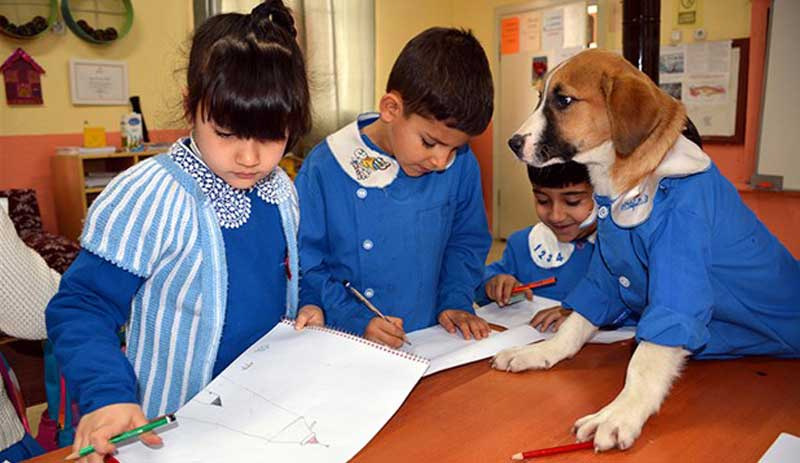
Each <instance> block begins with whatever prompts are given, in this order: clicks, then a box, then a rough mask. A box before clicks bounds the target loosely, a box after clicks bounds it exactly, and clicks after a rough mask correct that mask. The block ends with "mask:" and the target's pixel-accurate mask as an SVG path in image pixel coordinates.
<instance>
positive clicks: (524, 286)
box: [511, 277, 556, 294]
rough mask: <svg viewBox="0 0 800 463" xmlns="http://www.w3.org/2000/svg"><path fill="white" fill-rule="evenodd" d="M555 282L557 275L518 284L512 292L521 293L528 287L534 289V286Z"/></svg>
mask: <svg viewBox="0 0 800 463" xmlns="http://www.w3.org/2000/svg"><path fill="white" fill-rule="evenodd" d="M555 282H556V277H550V278H545V279H544V280H539V281H534V282H532V283H528V284H526V285H521V286H517V287H516V288H514V289H512V290H511V294H516V293H521V292H522V291H525V290H526V289H534V288H539V287H541V286H547V285H552V284H553V283H555Z"/></svg>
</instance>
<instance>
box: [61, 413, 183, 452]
mask: <svg viewBox="0 0 800 463" xmlns="http://www.w3.org/2000/svg"><path fill="white" fill-rule="evenodd" d="M174 421H175V415H165V416H164V417H162V418H159V419H157V420H154V421H151V422H149V423H147V424H146V425H144V426H139V427H138V428H135V429H131V430H130V431H125V432H123V433H122V434H117V435H116V436H114V437H112V438H111V440H110V441H109V442H111V443H112V444H116V443H117V442H122V441H124V440H126V439H130V438H131V437H136V436H138V435H141V434H144V433H146V432H147V431H152V430H153V429H156V428H160V427H161V426H164V425H166V424H169V423H172V422H174ZM92 452H94V447H93V446H91V445H90V446H88V447H84V448H82V449H80V451H79V452H78V453H75V452H73V453H71V454H69V456H67V458H66V460H75V459H77V458H83V457H85V456H86V455H89V454H90V453H92Z"/></svg>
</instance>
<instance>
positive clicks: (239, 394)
mask: <svg viewBox="0 0 800 463" xmlns="http://www.w3.org/2000/svg"><path fill="white" fill-rule="evenodd" d="M218 379H219V381H218V384H217V385H216V386H217V387H215V388H214V389H211V388H209V389H206V390H204V391H202V392H200V394H198V395H197V396H195V397H194V398H193V399H192V400H191V402H193V406H190V407H185V408H184V410H182V411H181V412H179V415H180V418H181V419H182V420H187V419H188V420H192V421H197V422H201V423H206V424H210V425H214V426H218V427H221V428H225V429H227V430H230V431H233V432H236V433H239V434H242V435H244V436H248V437H251V438H255V439H260V440H263V441H266V442H268V443H270V444H296V445H300V446H306V445H320V446H323V447H329V445H328V444H325V443H323V442H320V440H319V439H318V436H317V433H316V431H315V430H314V427H315V426H316V424H317V422H316V421H313V420H309V419H308V418H306V417H305V416H303V415H302V414H300V413H296V412H294V411H292V410H290V409H288V408H286V407H285V406H283V405H281V404H279V403H277V402H275V401H273V400H270V399H269V398H267V397H265V396H264V395H263V394H260V393H259V392H257V391H254V390H252V389H250V388H248V387H246V386H244V385H241V384H238V383H236V382H235V381H233V380H232V379H231V378H230V377H229V376H227V375H225V374H224V373H223V374H222V375H220V376H218Z"/></svg>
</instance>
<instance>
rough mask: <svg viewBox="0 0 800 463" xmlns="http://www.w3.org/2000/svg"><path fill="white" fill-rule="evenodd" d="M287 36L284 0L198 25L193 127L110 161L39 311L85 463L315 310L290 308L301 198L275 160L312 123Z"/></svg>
mask: <svg viewBox="0 0 800 463" xmlns="http://www.w3.org/2000/svg"><path fill="white" fill-rule="evenodd" d="M295 35H296V31H295V28H294V20H293V19H292V16H291V13H290V11H289V10H288V9H287V8H286V7H285V6H284V5H283V3H282V2H281V1H280V0H272V1H266V2H264V3H262V4H260V5H258V6H257V7H256V8H255V9H253V11H252V12H251V13H250V14H247V15H243V14H234V13H232V14H224V15H219V16H214V17H212V18H210V19H209V20H208V21H206V22H205V23H204V24H203V25H201V26H200V27H199V28H198V30H197V31H196V33H195V35H194V38H193V40H192V47H191V52H190V55H189V67H188V72H187V87H186V88H187V93H186V96H185V115H186V118H187V120H188V121H189V122H190V123H191V125H192V134H191V136H190V137H187V138H182V139H180V140H178V141H177V142H175V144H174V145H172V147H171V148H170V150H169V152H168V153H165V154H162V155H160V156H157V157H155V158H152V159H150V160H147V161H144V162H142V163H139V164H137V165H136V166H134V167H132V168H130V169H128V170H127V171H125V172H124V173H122V174H120V175H119V176H118V177H117V178H115V179H114V181H113V182H112V183H111V184H110V185H109V186H108V187H107V188H106V189H105V190H104V191H103V193H102V194H101V195H100V197H98V198H97V200H96V201H95V202H94V204H93V205H92V208H91V210H90V211H89V214H88V217H87V219H86V222H85V226H84V230H83V234H82V236H81V245H82V246H83V250H82V251H81V254H80V255H79V257H78V258H77V260H76V261H75V263H74V264H73V265H72V267H70V269H69V270H68V271H67V272H66V273H65V274H64V277H63V279H62V282H61V287H60V289H59V292H58V294H56V296H55V297H54V298H53V300H52V301H51V303H50V305H49V306H48V308H47V314H46V315H47V329H48V335H49V337H50V338H51V339H52V341H53V343H54V345H55V353H56V357H57V359H58V361H59V363H60V366H61V368H62V372H63V375H64V377H65V378H66V381H67V385H68V387H69V388H70V390H71V391H72V392H73V394H74V397H77V400H78V403H79V406H80V410H81V412H82V413H83V417H82V419H81V421H80V424H79V425H78V429H77V433H76V437H75V442H74V446H73V447H74V449H75V450H77V449H80V448H82V447H84V446H86V445H89V444H91V445H93V446H94V448H95V450H96V453H95V454H93V455H90V456H89V457H88V461H90V462H100V461H102V456H103V455H104V454H107V453H110V452H112V451H113V450H114V447H113V446H112V445H110V444H109V443H108V440H109V438H110V437H112V436H114V435H116V434H118V433H120V432H123V431H126V430H129V429H132V428H135V427H137V426H140V425H142V424H144V423H146V422H147V420H148V419H151V418H153V417H156V416H158V415H161V414H164V413H167V412H173V411H175V410H177V409H178V408H179V407H180V406H181V405H183V404H184V403H185V402H187V401H188V400H189V399H190V398H191V397H192V396H194V395H195V394H196V393H197V392H198V391H200V390H201V389H202V388H203V387H204V386H205V385H206V384H208V383H209V382H210V381H211V379H212V378H214V377H215V376H216V375H217V374H219V373H220V372H221V371H222V370H223V369H224V368H225V367H227V366H228V365H229V364H230V363H231V362H232V361H233V360H234V359H235V358H236V357H237V356H238V355H239V354H240V353H242V352H243V351H244V350H245V349H246V348H247V347H248V346H249V345H251V344H252V343H253V342H254V341H256V340H258V339H259V338H260V337H261V336H263V335H264V334H265V333H266V332H268V331H269V330H270V329H272V328H273V327H274V326H275V324H276V323H278V322H279V321H280V319H281V318H282V317H284V316H288V317H292V318H295V317H296V318H297V320H298V322H297V326H298V327H302V326H303V325H306V324H322V323H323V315H322V312H321V311H318V310H315V309H313V308H307V309H304V310H303V311H301V312H300V313H297V276H298V264H297V262H298V259H297V240H296V230H297V220H298V212H297V198H296V194H295V191H294V188H293V186H292V183H291V181H290V180H289V178H288V177H287V175H286V174H285V173H284V172H283V171H282V170H281V169H280V168H278V167H277V165H278V161H280V159H281V157H282V156H283V155H284V154H285V153H286V152H287V151H288V150H289V149H290V148H291V147H292V146H293V145H294V143H295V142H296V141H297V140H298V138H299V137H301V136H302V135H303V134H305V133H306V132H307V131H308V129H309V126H310V109H309V93H308V84H307V80H306V70H305V65H304V60H303V56H302V53H301V51H300V49H299V48H298V45H297V42H296V40H295ZM123 326H125V328H126V329H125V334H126V351H125V352H122V351H121V350H120V348H119V339H118V337H117V334H118V332H119V331H120V328H121V327H123ZM142 440H143V441H144V442H145V443H147V444H159V443H160V439H159V438H158V437H157V436H155V435H153V434H149V435H146V436H143V437H142Z"/></svg>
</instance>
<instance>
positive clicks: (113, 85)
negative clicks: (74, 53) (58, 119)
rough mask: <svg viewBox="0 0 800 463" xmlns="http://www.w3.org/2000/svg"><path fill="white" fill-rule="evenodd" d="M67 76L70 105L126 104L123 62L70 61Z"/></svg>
mask: <svg viewBox="0 0 800 463" xmlns="http://www.w3.org/2000/svg"><path fill="white" fill-rule="evenodd" d="M69 76H70V94H71V95H72V104H76V105H125V106H127V104H128V64H127V63H126V62H124V61H97V60H86V59H71V60H69Z"/></svg>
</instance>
